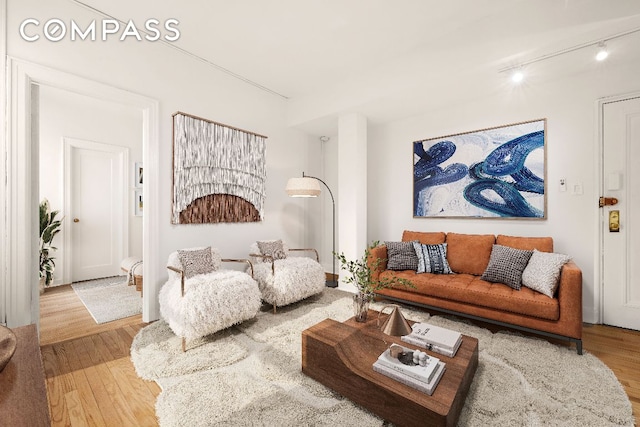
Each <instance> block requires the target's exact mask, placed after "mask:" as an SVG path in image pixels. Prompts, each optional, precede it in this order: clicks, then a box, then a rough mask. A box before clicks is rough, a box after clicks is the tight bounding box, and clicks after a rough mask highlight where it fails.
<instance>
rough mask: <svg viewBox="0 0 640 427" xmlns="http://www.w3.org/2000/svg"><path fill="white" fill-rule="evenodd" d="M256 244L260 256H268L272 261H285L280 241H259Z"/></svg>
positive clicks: (285, 254)
mask: <svg viewBox="0 0 640 427" xmlns="http://www.w3.org/2000/svg"><path fill="white" fill-rule="evenodd" d="M257 243H258V249H260V253H261V254H262V255H266V256H270V257H271V258H273V259H274V261H275V260H277V259H285V258H286V257H287V253H286V252H285V251H284V245H283V244H282V240H260V241H258V242H257Z"/></svg>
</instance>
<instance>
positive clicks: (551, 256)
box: [522, 249, 571, 298]
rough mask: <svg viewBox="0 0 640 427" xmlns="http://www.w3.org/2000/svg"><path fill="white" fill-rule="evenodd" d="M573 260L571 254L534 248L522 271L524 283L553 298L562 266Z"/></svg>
mask: <svg viewBox="0 0 640 427" xmlns="http://www.w3.org/2000/svg"><path fill="white" fill-rule="evenodd" d="M570 260H571V257H570V256H569V255H564V254H555V253H546V252H540V251H537V250H535V249H534V250H533V255H531V259H530V260H529V264H527V268H525V269H524V272H523V273H522V284H523V285H524V286H526V287H528V288H530V289H533V290H534V291H538V292H540V293H542V294H544V295H546V296H548V297H550V298H553V294H555V292H556V289H557V288H558V279H559V278H560V270H562V266H563V265H565V264H566V263H568V262H569V261H570Z"/></svg>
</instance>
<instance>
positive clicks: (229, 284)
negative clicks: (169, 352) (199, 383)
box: [159, 247, 262, 351]
mask: <svg viewBox="0 0 640 427" xmlns="http://www.w3.org/2000/svg"><path fill="white" fill-rule="evenodd" d="M222 262H242V263H247V264H248V271H249V272H252V270H253V266H252V264H251V261H249V260H246V259H222V258H221V257H220V253H219V251H218V250H217V249H214V248H210V247H207V248H191V249H185V250H180V251H176V252H173V253H171V254H170V255H169V259H168V261H167V269H168V270H169V280H168V281H167V282H166V283H165V284H164V286H163V287H162V289H161V290H160V295H159V299H160V315H161V316H162V318H163V319H164V320H165V321H166V322H167V323H168V324H169V327H170V328H171V330H172V331H173V332H174V333H175V334H176V335H177V336H179V337H181V338H182V351H185V350H186V340H188V339H194V338H199V337H204V336H207V335H209V334H213V333H215V332H217V331H220V330H222V329H226V328H228V327H230V326H232V325H234V324H237V323H241V322H242V321H244V320H247V319H251V318H253V317H255V316H256V314H257V313H258V311H259V310H260V307H261V306H262V299H261V294H260V290H259V288H258V283H257V282H256V281H255V280H254V279H253V277H252V276H251V275H249V274H247V273H246V272H243V271H237V270H224V269H221V268H220V267H221V264H222Z"/></svg>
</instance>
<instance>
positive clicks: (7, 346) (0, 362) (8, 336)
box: [0, 326, 16, 372]
mask: <svg viewBox="0 0 640 427" xmlns="http://www.w3.org/2000/svg"><path fill="white" fill-rule="evenodd" d="M15 351H16V335H15V334H14V333H13V331H12V330H11V329H9V328H5V327H4V326H0V372H2V370H3V369H4V367H5V366H7V363H9V360H11V357H12V356H13V353H14V352H15Z"/></svg>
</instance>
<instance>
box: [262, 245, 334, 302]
mask: <svg viewBox="0 0 640 427" xmlns="http://www.w3.org/2000/svg"><path fill="white" fill-rule="evenodd" d="M254 277H255V279H256V280H257V281H258V286H259V287H260V292H261V293H262V299H263V300H264V301H266V302H267V303H269V304H272V305H275V306H277V307H279V306H283V305H287V304H291V303H293V302H296V301H300V300H302V299H305V298H307V297H310V296H311V295H315V294H318V293H320V292H322V291H323V290H324V287H325V282H326V278H325V273H324V268H322V266H321V265H320V264H319V263H317V262H316V261H315V260H314V259H311V258H307V257H288V258H286V259H279V260H276V261H275V274H272V273H271V263H270V262H263V263H257V264H256V265H254Z"/></svg>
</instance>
